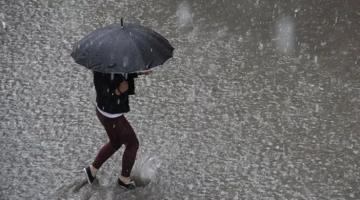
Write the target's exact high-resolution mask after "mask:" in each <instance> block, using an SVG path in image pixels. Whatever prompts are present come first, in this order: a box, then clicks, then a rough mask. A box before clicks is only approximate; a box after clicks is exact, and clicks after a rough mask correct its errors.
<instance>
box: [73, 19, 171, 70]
mask: <svg viewBox="0 0 360 200" xmlns="http://www.w3.org/2000/svg"><path fill="white" fill-rule="evenodd" d="M173 51H174V48H173V47H172V46H171V44H170V43H169V41H168V40H167V39H166V38H164V37H163V36H161V35H160V34H159V33H157V32H155V31H154V30H151V29H149V28H147V27H144V26H141V25H137V24H131V23H123V20H122V19H121V23H120V24H112V25H108V26H105V27H102V28H99V29H96V30H94V31H93V32H92V33H90V34H89V35H87V36H85V37H84V38H83V39H81V40H80V41H79V42H78V43H76V44H75V45H74V47H73V51H72V53H71V56H72V57H73V58H74V60H75V62H76V63H78V64H80V65H82V66H84V67H86V68H88V69H91V70H93V71H98V72H107V73H134V72H138V71H144V70H149V69H151V68H153V67H156V66H159V65H162V64H164V63H165V62H166V61H167V60H168V59H170V58H171V57H172V56H173Z"/></svg>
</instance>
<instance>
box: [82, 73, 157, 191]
mask: <svg viewBox="0 0 360 200" xmlns="http://www.w3.org/2000/svg"><path fill="white" fill-rule="evenodd" d="M151 73H152V71H151V70H149V71H142V72H138V73H132V74H127V75H126V74H125V75H123V74H115V73H103V72H96V71H94V72H93V75H94V85H95V90H96V104H97V105H96V115H97V117H98V119H99V121H100V122H101V124H102V126H103V127H104V128H105V131H106V133H107V136H108V138H109V142H108V143H106V144H105V145H104V146H103V147H102V148H101V149H100V151H99V153H98V154H97V156H96V157H95V159H94V161H93V163H92V164H91V165H89V166H87V167H86V168H84V172H85V175H86V178H87V181H88V183H89V184H92V183H93V181H94V180H95V179H96V174H97V172H98V170H99V169H100V167H101V166H102V165H103V164H104V163H105V161H106V160H108V159H109V158H110V157H111V156H112V155H113V154H114V153H115V152H116V151H117V150H118V149H119V148H120V147H121V146H122V145H125V151H124V154H123V157H122V171H121V176H120V177H119V178H118V184H119V185H120V186H121V187H123V188H125V189H135V188H136V185H135V182H134V181H132V180H131V179H130V174H131V170H132V168H133V165H134V163H135V159H136V153H137V150H138V148H139V141H138V139H137V137H136V134H135V132H134V130H133V128H132V127H131V125H130V123H129V122H128V121H127V119H126V118H125V116H124V114H125V113H127V112H129V111H130V107H129V95H134V94H135V81H134V79H135V78H137V77H138V75H149V74H151Z"/></svg>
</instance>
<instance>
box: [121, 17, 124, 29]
mask: <svg viewBox="0 0 360 200" xmlns="http://www.w3.org/2000/svg"><path fill="white" fill-rule="evenodd" d="M120 20H121V28H124V21H123V18H121V19H120Z"/></svg>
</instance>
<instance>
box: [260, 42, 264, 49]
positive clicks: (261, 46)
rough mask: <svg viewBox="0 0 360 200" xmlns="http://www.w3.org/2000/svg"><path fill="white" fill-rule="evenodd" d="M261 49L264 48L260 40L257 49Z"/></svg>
mask: <svg viewBox="0 0 360 200" xmlns="http://www.w3.org/2000/svg"><path fill="white" fill-rule="evenodd" d="M263 49H264V45H263V44H262V43H261V42H259V50H263Z"/></svg>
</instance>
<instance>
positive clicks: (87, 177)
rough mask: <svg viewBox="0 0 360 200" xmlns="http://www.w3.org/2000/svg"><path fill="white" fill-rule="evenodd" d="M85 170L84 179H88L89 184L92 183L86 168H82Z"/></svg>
mask: <svg viewBox="0 0 360 200" xmlns="http://www.w3.org/2000/svg"><path fill="white" fill-rule="evenodd" d="M83 170H84V172H85V176H86V180H87V181H88V183H89V184H90V185H91V184H92V183H91V182H90V179H89V176H88V174H87V171H86V168H84V169H83Z"/></svg>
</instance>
